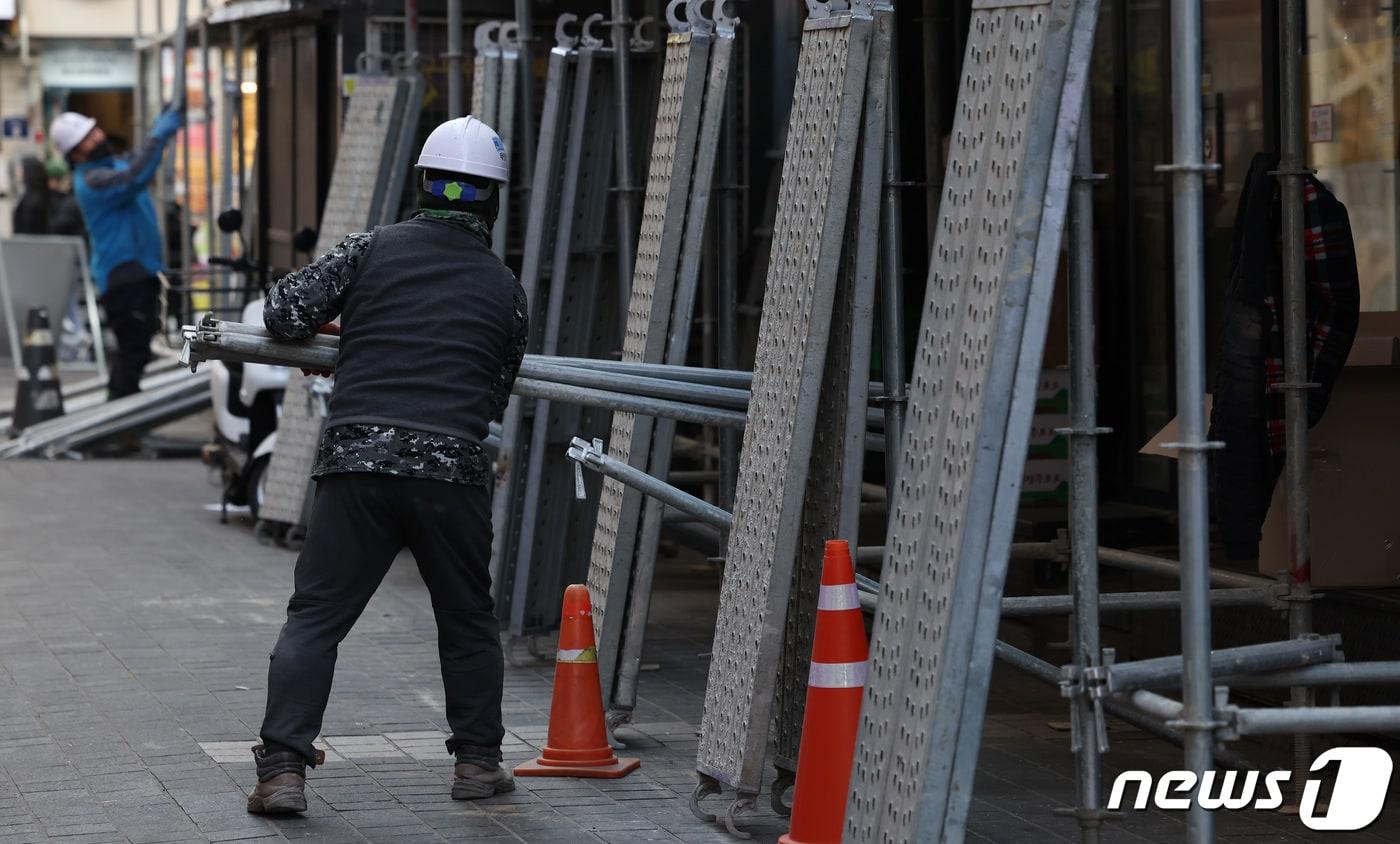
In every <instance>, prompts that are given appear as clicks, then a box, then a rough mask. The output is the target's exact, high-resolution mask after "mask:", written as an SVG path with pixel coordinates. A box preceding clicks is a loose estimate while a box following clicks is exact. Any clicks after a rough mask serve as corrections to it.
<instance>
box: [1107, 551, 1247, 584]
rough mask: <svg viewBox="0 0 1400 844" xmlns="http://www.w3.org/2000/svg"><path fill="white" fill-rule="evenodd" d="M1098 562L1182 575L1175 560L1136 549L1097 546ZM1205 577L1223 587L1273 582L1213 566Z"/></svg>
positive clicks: (1122, 567) (1163, 574) (1134, 569)
mask: <svg viewBox="0 0 1400 844" xmlns="http://www.w3.org/2000/svg"><path fill="white" fill-rule="evenodd" d="M1099 562H1100V563H1105V564H1107V565H1111V566H1113V567H1115V568H1121V569H1127V570H1129V571H1140V572H1144V573H1146V574H1156V575H1161V576H1162V577H1165V578H1170V579H1172V580H1176V579H1179V578H1181V577H1182V570H1181V563H1179V562H1177V561H1176V560H1171V559H1168V558H1166V557H1156V556H1153V555H1151V554H1142V553H1139V552H1137V551H1121V550H1119V549H1117V548H1102V547H1101V548H1099ZM1207 577H1208V578H1209V580H1210V585H1211V586H1224V587H1239V588H1250V587H1260V586H1265V585H1268V584H1271V583H1273V582H1274V581H1272V580H1270V579H1269V578H1267V577H1260V576H1259V575H1254V574H1244V573H1242V572H1236V571H1225V570H1224V569H1214V568H1208V569H1207Z"/></svg>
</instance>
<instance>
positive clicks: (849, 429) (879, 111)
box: [773, 7, 894, 792]
mask: <svg viewBox="0 0 1400 844" xmlns="http://www.w3.org/2000/svg"><path fill="white" fill-rule="evenodd" d="M893 24H894V10H893V9H891V8H889V7H881V8H877V9H876V12H875V24H874V32H873V34H872V37H871V58H870V72H869V74H868V76H867V79H866V94H865V109H864V112H863V119H862V125H861V149H860V156H859V160H858V164H857V168H856V173H855V176H854V179H853V181H854V184H855V187H854V189H853V191H852V193H853V200H852V201H853V205H852V207H851V209H850V210H849V212H848V214H847V222H846V235H845V243H846V248H845V251H844V252H843V254H842V256H841V279H840V287H838V288H837V294H836V302H837V305H836V309H835V311H834V313H833V316H832V321H831V340H830V343H829V346H828V350H827V359H826V369H825V371H824V372H823V374H822V390H821V407H822V408H824V409H827V410H828V411H829V412H825V413H823V414H821V415H820V416H819V418H818V422H817V430H816V436H815V438H814V440H813V445H812V458H811V469H810V470H809V472H808V474H807V492H806V496H805V498H806V501H805V506H804V508H803V511H802V537H801V543H800V545H799V550H798V554H797V559H796V560H795V561H794V563H793V575H792V594H791V596H790V597H789V599H788V611H787V626H786V629H785V631H784V633H783V650H782V661H781V662H780V663H779V664H778V684H777V689H776V692H775V700H774V716H773V751H774V760H773V762H774V765H775V767H777V769H778V771H779V775H780V778H782V779H784V780H785V783H783V784H787V783H790V782H791V778H792V777H793V776H795V774H796V772H797V753H798V750H799V748H800V745H801V741H802V722H803V716H804V714H805V712H806V705H807V676H808V670H809V668H810V664H811V654H812V636H813V633H814V631H815V627H816V613H817V596H818V587H819V586H820V585H821V575H822V558H823V555H824V552H825V544H826V541H827V540H828V539H833V538H837V537H844V538H847V539H849V540H850V542H851V547H852V548H854V547H855V546H856V542H855V539H856V537H855V535H854V534H855V531H854V528H852V529H851V530H850V532H849V533H846V532H845V531H843V529H842V523H843V522H851V523H854V522H855V519H854V518H853V517H854V515H855V514H858V513H859V511H860V478H861V467H862V466H863V458H864V449H865V410H866V403H867V389H868V384H869V371H870V342H871V333H872V321H873V315H872V311H873V308H874V300H875V278H874V276H875V265H876V263H877V261H876V257H877V247H878V242H879V234H880V195H881V192H882V188H883V185H884V170H883V163H884V148H885V138H884V132H885V107H886V100H887V99H888V95H889V86H888V83H889V52H888V51H889V43H890V37H891V30H892V27H893ZM841 410H844V411H845V412H844V413H842V412H840V411H841ZM774 790H775V792H778V791H780V788H779V784H775V785H774Z"/></svg>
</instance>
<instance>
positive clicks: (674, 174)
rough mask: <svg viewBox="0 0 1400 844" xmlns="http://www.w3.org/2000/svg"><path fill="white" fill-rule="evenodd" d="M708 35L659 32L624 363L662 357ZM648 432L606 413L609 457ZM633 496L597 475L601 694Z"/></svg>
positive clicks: (632, 455)
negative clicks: (658, 71) (657, 84)
mask: <svg viewBox="0 0 1400 844" xmlns="http://www.w3.org/2000/svg"><path fill="white" fill-rule="evenodd" d="M675 25H676V22H674V21H673V27H675ZM710 42H711V37H710V33H709V31H708V30H706V29H686V30H685V31H673V32H671V33H670V34H669V35H667V37H666V51H665V58H664V60H663V67H662V75H661V91H660V96H659V99H658V101H657V113H656V122H655V126H656V132H655V134H654V136H653V139H652V144H651V158H650V163H649V165H648V168H647V186H646V195H645V199H644V201H643V204H642V222H641V230H640V232H639V233H638V236H637V257H636V262H635V264H634V265H633V275H632V291H631V298H630V300H629V302H628V308H627V327H626V333H625V334H624V335H623V340H622V359H623V360H625V361H645V362H648V363H660V362H661V359H662V357H663V356H664V354H665V350H666V328H667V325H668V323H669V322H670V317H671V303H672V301H673V297H674V294H675V277H676V268H677V266H678V264H679V260H680V247H681V241H682V235H683V233H684V230H685V222H684V221H685V214H686V203H687V198H688V196H689V192H690V179H691V171H692V168H693V164H694V160H695V141H696V137H697V132H698V129H699V123H700V105H701V102H702V101H703V98H704V95H705V67H706V64H707V62H708V61H709V52H710ZM651 431H652V419H651V418H650V417H647V416H636V415H634V414H631V413H621V412H619V413H614V414H613V419H612V430H611V433H610V435H609V437H608V454H609V456H611V457H613V458H614V459H616V460H620V461H623V462H626V463H628V464H629V465H632V466H634V467H636V468H639V469H645V468H646V465H647V456H648V446H649V445H650V441H651ZM641 503H642V502H641V495H640V494H639V493H638V492H637V491H636V490H632V489H629V488H627V487H626V486H625V485H623V484H621V483H619V482H618V481H616V480H614V479H613V478H605V479H604V482H603V489H602V492H601V494H600V496H599V503H598V519H597V523H596V526H595V527H594V530H593V541H592V552H591V556H590V562H589V567H588V580H587V582H588V589H589V593H590V597H591V599H592V601H593V627H594V634H595V636H596V637H597V642H598V657H599V658H598V668H599V674H600V677H601V678H602V682H603V683H604V684H605V685H604V688H605V689H608V690H609V691H611V687H612V680H613V676H614V672H615V668H616V665H617V654H618V642H619V639H620V637H621V629H622V619H623V612H624V610H625V607H626V594H627V586H628V581H629V580H630V578H631V573H632V565H631V564H632V553H633V548H634V546H635V543H636V531H637V523H638V518H639V516H640V512H641ZM610 595H613V596H621V598H622V600H620V601H617V602H615V603H613V604H610V603H609V596H610Z"/></svg>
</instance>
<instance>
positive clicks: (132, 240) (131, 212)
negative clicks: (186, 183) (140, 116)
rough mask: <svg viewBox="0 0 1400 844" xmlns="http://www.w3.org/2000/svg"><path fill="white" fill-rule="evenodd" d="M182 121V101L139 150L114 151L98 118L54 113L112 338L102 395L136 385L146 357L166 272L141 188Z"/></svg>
mask: <svg viewBox="0 0 1400 844" xmlns="http://www.w3.org/2000/svg"><path fill="white" fill-rule="evenodd" d="M184 123H185V111H184V107H183V105H177V106H174V107H172V108H169V109H167V110H166V111H165V112H164V113H162V114H161V115H160V117H159V118H157V119H156V122H155V126H154V127H153V128H152V129H151V134H150V135H148V136H147V137H146V140H145V141H143V142H142V144H141V146H140V148H139V149H137V150H136V151H135V152H134V153H132V154H130V155H125V156H118V155H117V154H116V153H115V151H114V150H113V149H112V144H111V142H110V141H108V140H107V135H106V133H104V132H103V131H102V129H101V127H99V126H98V125H97V121H96V120H94V119H92V118H91V117H88V116H86V115H82V114H78V113H77V112H73V111H65V112H64V113H62V114H60V115H59V116H58V117H56V118H54V121H53V125H52V126H50V127H49V137H50V138H52V139H53V143H54V146H55V147H57V148H58V151H59V153H60V154H61V155H63V156H64V157H65V158H67V159H68V161H69V163H70V164H72V165H73V192H74V193H75V194H76V195H77V197H78V206H79V207H80V208H81V209H82V212H83V219H84V221H85V222H86V223H87V228H88V235H89V238H90V242H91V245H92V281H93V284H94V285H96V287H97V293H98V295H99V296H100V297H101V301H102V308H103V310H104V311H105V312H106V314H107V325H108V326H109V327H110V328H111V329H112V333H113V334H115V335H116V338H117V355H116V360H115V361H113V363H112V367H111V377H110V378H109V379H108V382H107V397H108V398H113V399H115V398H121V397H122V396H127V395H131V394H132V393H135V392H138V391H139V390H140V389H141V373H142V372H143V371H144V370H145V369H146V364H147V363H149V362H150V360H151V338H152V337H154V336H155V334H156V330H157V328H159V322H160V281H159V279H158V278H157V276H158V275H159V274H160V273H161V272H163V271H164V270H165V261H164V259H163V257H162V254H161V239H160V226H159V225H158V224H157V222H156V210H155V206H154V205H153V204H152V203H151V196H150V194H149V193H148V192H147V190H146V188H147V186H148V185H149V184H150V183H151V179H153V178H155V175H156V173H157V171H159V169H160V160H161V156H162V155H163V154H164V151H165V145H166V143H167V142H168V141H169V140H170V139H171V138H173V137H175V133H176V132H178V131H179V130H180V127H181V126H183V125H184Z"/></svg>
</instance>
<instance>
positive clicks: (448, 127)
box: [418, 115, 510, 182]
mask: <svg viewBox="0 0 1400 844" xmlns="http://www.w3.org/2000/svg"><path fill="white" fill-rule="evenodd" d="M418 166H419V167H421V168H424V169H429V170H445V171H447V172H449V173H465V174H466V175H468V176H480V177H482V178H484V179H491V180H492V181H496V182H506V181H509V180H510V165H509V164H507V162H506V145H505V144H503V143H501V137H500V135H497V134H496V132H495V131H494V130H493V129H492V128H491V127H490V126H487V125H486V124H485V123H482V122H481V121H480V120H477V119H476V118H475V117H472V116H471V115H467V116H466V117H458V118H455V119H453V120H449V121H447V122H446V123H443V124H441V125H439V126H438V127H437V128H436V129H434V130H433V131H432V134H430V135H428V140H426V141H424V142H423V151H422V152H420V153H419V154H418Z"/></svg>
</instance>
